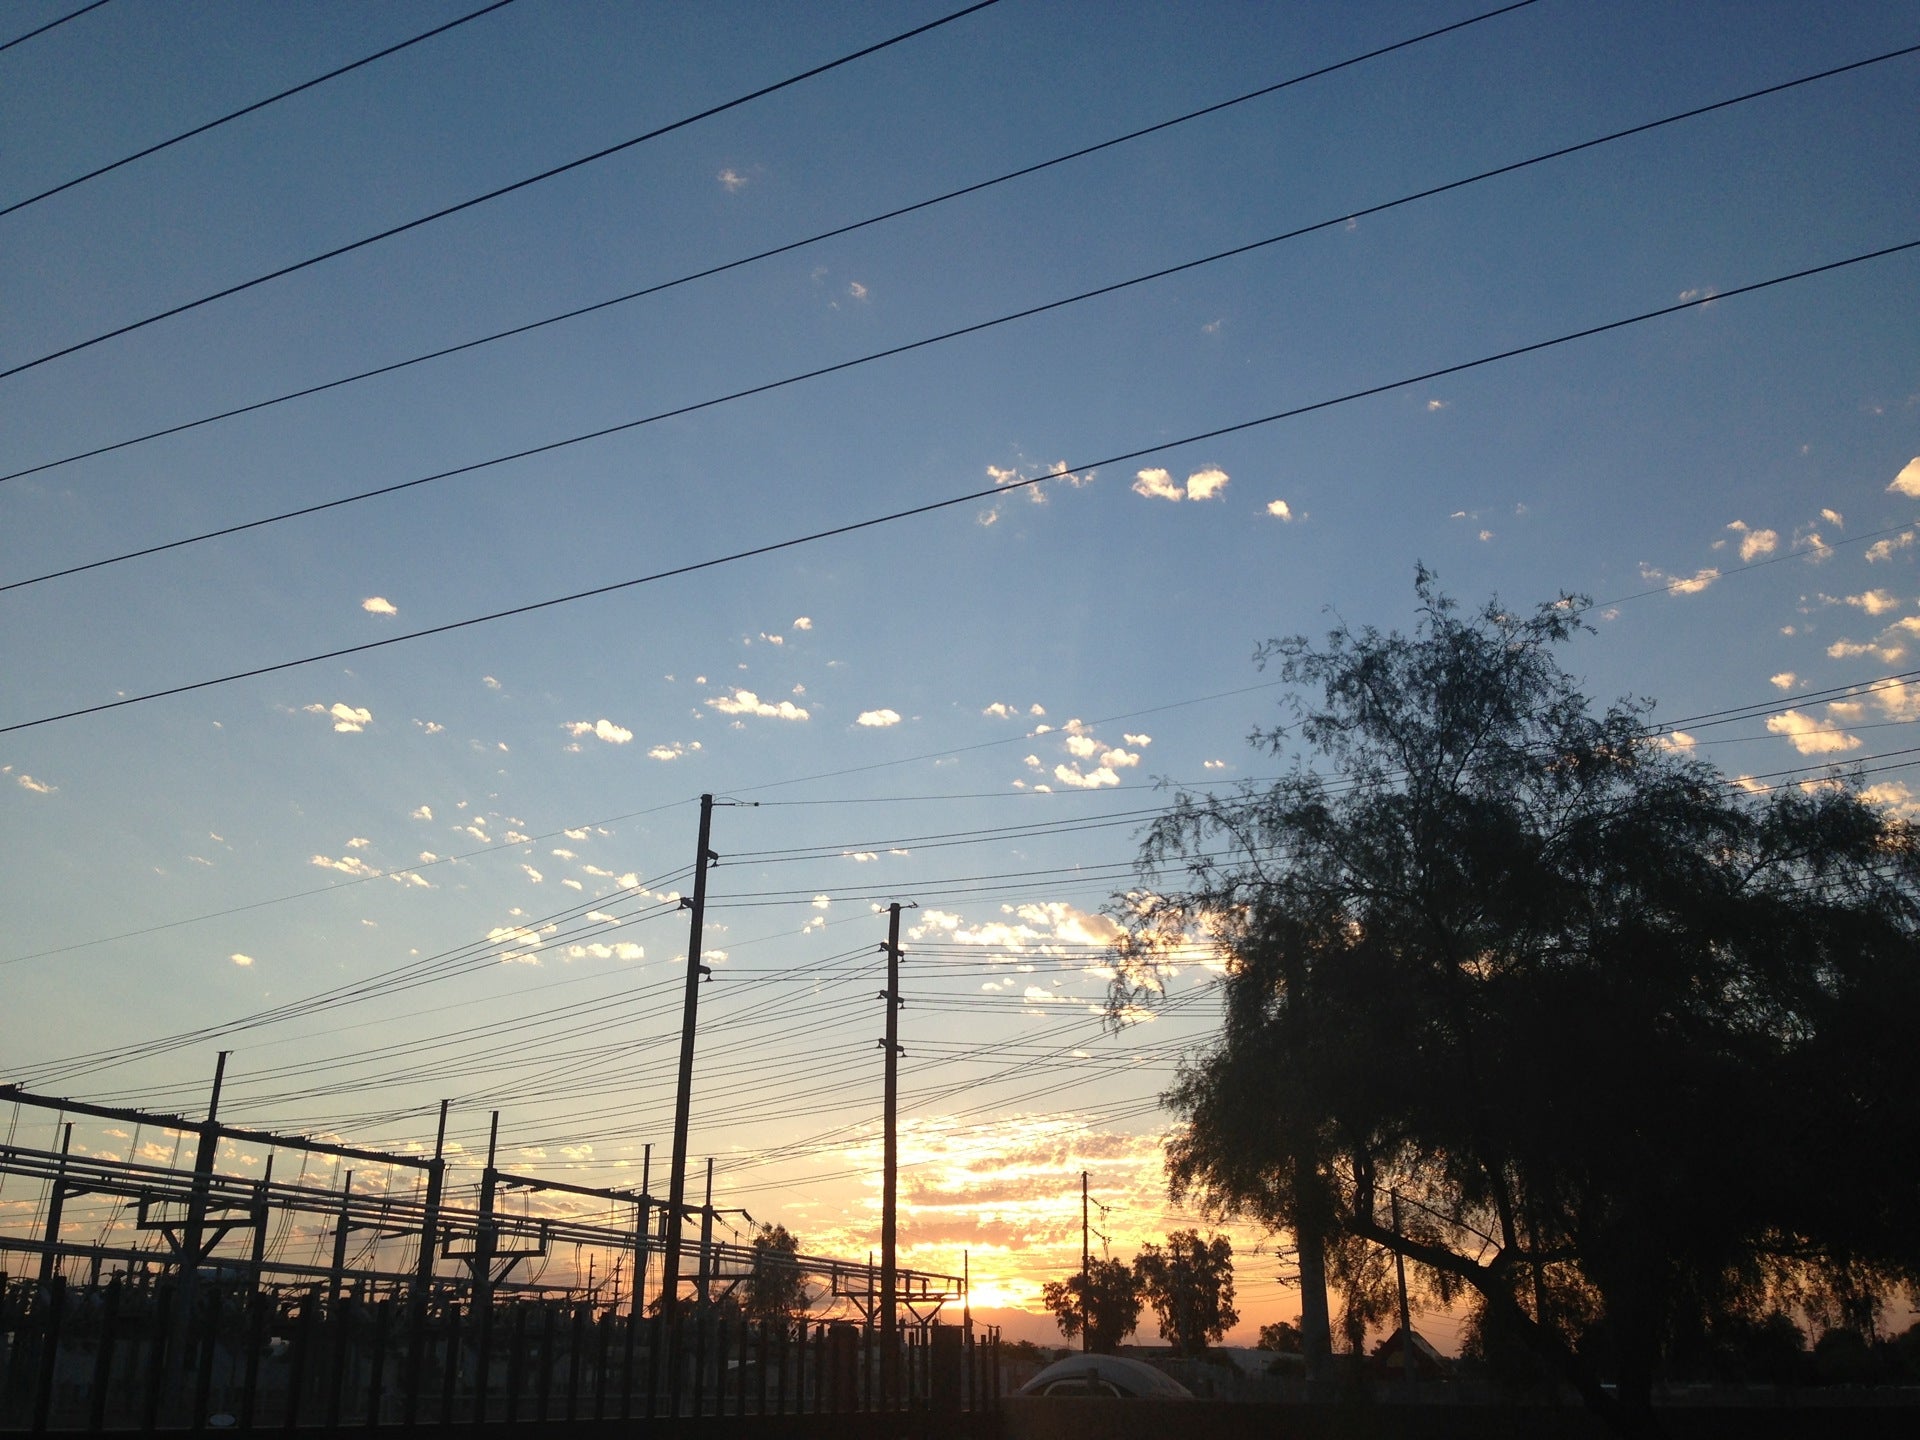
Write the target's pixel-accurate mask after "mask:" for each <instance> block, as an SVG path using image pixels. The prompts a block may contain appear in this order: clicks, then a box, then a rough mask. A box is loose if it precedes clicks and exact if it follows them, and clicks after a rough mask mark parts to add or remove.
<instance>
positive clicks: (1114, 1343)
mask: <svg viewBox="0 0 1920 1440" xmlns="http://www.w3.org/2000/svg"><path fill="white" fill-rule="evenodd" d="M1040 1300H1041V1303H1042V1304H1044V1305H1045V1306H1046V1307H1047V1309H1048V1310H1049V1311H1051V1312H1052V1314H1053V1318H1054V1321H1055V1322H1056V1323H1057V1324H1058V1325H1059V1326H1060V1333H1061V1334H1062V1335H1064V1336H1066V1337H1067V1339H1069V1340H1076V1339H1078V1338H1079V1337H1080V1332H1081V1330H1082V1329H1083V1328H1084V1329H1085V1331H1086V1335H1087V1349H1089V1350H1091V1351H1093V1352H1095V1353H1096V1354H1100V1355H1111V1354H1112V1353H1113V1352H1114V1351H1115V1350H1117V1349H1119V1348H1120V1342H1121V1341H1122V1340H1125V1339H1126V1338H1127V1336H1129V1335H1131V1334H1133V1332H1134V1330H1135V1328H1136V1327H1137V1326H1138V1325H1139V1323H1140V1286H1139V1283H1138V1282H1137V1281H1136V1280H1135V1279H1134V1274H1133V1271H1132V1269H1131V1268H1129V1267H1128V1266H1127V1265H1125V1264H1123V1263H1122V1262H1121V1261H1118V1260H1095V1261H1093V1262H1091V1263H1090V1264H1089V1265H1088V1266H1087V1273H1086V1274H1085V1276H1082V1275H1080V1274H1079V1273H1078V1272H1076V1273H1074V1274H1073V1275H1070V1276H1068V1277H1067V1278H1066V1279H1065V1280H1049V1281H1047V1283H1046V1284H1044V1285H1042V1286H1041V1287H1040Z"/></svg>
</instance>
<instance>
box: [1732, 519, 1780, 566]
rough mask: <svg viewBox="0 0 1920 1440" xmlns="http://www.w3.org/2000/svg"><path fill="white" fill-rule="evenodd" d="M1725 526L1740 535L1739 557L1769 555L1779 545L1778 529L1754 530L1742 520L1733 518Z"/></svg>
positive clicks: (1749, 557) (1751, 558)
mask: <svg viewBox="0 0 1920 1440" xmlns="http://www.w3.org/2000/svg"><path fill="white" fill-rule="evenodd" d="M1727 528H1728V529H1729V530H1731V531H1733V532H1734V533H1735V534H1737V535H1738V536H1739V537H1740V558H1741V559H1742V560H1758V559H1760V558H1761V557H1762V556H1765V555H1771V554H1772V553H1773V552H1774V551H1775V550H1776V549H1778V548H1779V545H1780V532H1779V531H1778V530H1756V529H1754V528H1753V527H1752V526H1751V525H1749V524H1747V522H1746V521H1744V520H1735V521H1734V522H1733V523H1732V524H1730V525H1728V526H1727Z"/></svg>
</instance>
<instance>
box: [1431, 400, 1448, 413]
mask: <svg viewBox="0 0 1920 1440" xmlns="http://www.w3.org/2000/svg"><path fill="white" fill-rule="evenodd" d="M1446 408H1447V402H1446V401H1444V400H1429V401H1427V413H1428V414H1429V415H1431V414H1433V413H1434V411H1436V410H1444V409H1446Z"/></svg>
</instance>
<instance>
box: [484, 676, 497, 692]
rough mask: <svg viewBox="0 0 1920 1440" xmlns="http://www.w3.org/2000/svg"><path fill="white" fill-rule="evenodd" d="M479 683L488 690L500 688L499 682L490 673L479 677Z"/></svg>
mask: <svg viewBox="0 0 1920 1440" xmlns="http://www.w3.org/2000/svg"><path fill="white" fill-rule="evenodd" d="M480 683H481V684H482V685H484V686H486V687H487V689H489V690H498V689H499V688H500V682H499V681H498V680H496V679H494V678H493V676H491V675H482V676H481V677H480Z"/></svg>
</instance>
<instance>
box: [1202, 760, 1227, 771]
mask: <svg viewBox="0 0 1920 1440" xmlns="http://www.w3.org/2000/svg"><path fill="white" fill-rule="evenodd" d="M1200 766H1201V768H1202V769H1204V770H1224V769H1226V768H1227V762H1226V761H1224V760H1202V761H1201V762H1200Z"/></svg>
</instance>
